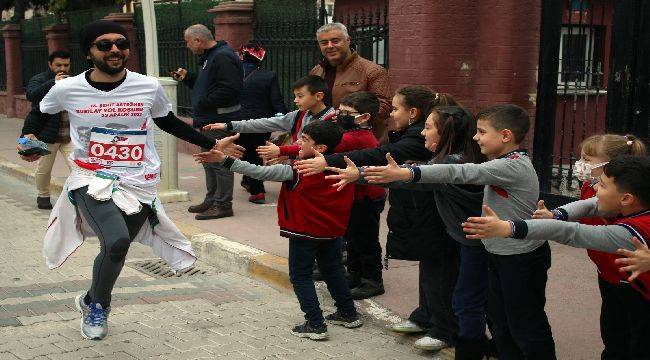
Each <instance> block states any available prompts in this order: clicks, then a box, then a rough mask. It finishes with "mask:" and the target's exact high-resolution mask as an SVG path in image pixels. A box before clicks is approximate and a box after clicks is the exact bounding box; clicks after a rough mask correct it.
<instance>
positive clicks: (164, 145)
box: [154, 77, 190, 203]
mask: <svg viewBox="0 0 650 360" xmlns="http://www.w3.org/2000/svg"><path fill="white" fill-rule="evenodd" d="M158 81H159V82H160V85H162V87H163V88H164V89H165V94H166V95H167V98H168V99H169V101H170V102H171V103H172V111H173V112H174V113H176V112H177V106H178V100H177V96H176V94H177V92H176V86H177V85H178V82H177V81H176V80H174V79H172V78H169V77H160V78H158ZM154 134H155V136H154V142H155V147H156V151H157V152H158V156H159V157H160V183H159V184H158V198H159V199H160V201H162V202H163V203H171V202H179V201H189V200H190V194H189V193H188V192H187V191H184V190H179V189H178V151H177V147H176V144H177V139H176V137H174V135H171V134H168V133H166V132H164V131H162V130H160V129H159V128H158V127H157V126H154Z"/></svg>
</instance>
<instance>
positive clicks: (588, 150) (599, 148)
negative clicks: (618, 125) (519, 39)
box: [533, 134, 646, 359]
mask: <svg viewBox="0 0 650 360" xmlns="http://www.w3.org/2000/svg"><path fill="white" fill-rule="evenodd" d="M580 149H581V156H580V160H578V161H576V163H575V166H574V174H575V175H576V177H577V178H578V180H580V181H582V182H583V183H582V187H581V190H580V199H581V200H586V199H589V198H592V197H594V196H596V184H597V183H598V178H599V177H600V176H601V175H602V173H603V167H604V166H605V165H607V164H608V163H609V162H610V161H611V160H612V159H614V158H616V157H617V156H619V155H634V156H645V155H646V148H645V145H644V144H643V142H642V141H641V140H640V139H638V138H636V137H635V136H634V135H625V136H623V135H618V134H605V135H593V136H590V137H588V138H586V139H585V140H584V141H583V142H582V144H580ZM565 215H566V210H564V207H559V208H557V209H555V210H552V211H550V210H547V209H546V207H545V206H544V201H543V200H540V201H539V204H538V209H537V210H536V211H535V212H534V213H533V219H553V218H555V219H566V216H565ZM579 221H580V223H581V224H586V225H608V224H611V223H613V222H614V221H616V219H614V218H609V219H608V218H605V217H602V216H598V217H589V218H582V219H579ZM587 253H588V255H589V258H591V260H592V261H593V262H594V264H596V266H597V269H598V287H599V289H600V296H601V297H602V300H603V301H602V304H603V305H602V307H601V316H600V319H601V329H600V336H601V338H602V340H603V344H604V345H605V349H604V350H603V358H604V359H609V358H611V356H612V355H614V354H618V353H619V352H620V351H621V349H627V348H629V344H628V342H627V338H626V337H622V336H621V334H619V333H618V332H616V331H611V330H609V329H611V328H612V326H615V324H617V323H619V322H620V318H622V317H625V316H627V313H626V310H625V309H626V304H625V303H623V302H622V298H621V297H620V296H619V294H620V293H622V292H623V293H624V292H625V291H634V290H633V289H631V288H630V287H629V285H627V283H621V280H623V279H621V275H620V272H619V265H617V264H616V263H615V261H616V259H618V258H620V256H619V255H616V254H610V253H606V252H602V251H597V250H587ZM626 289H627V290H626ZM621 341H622V342H621ZM622 358H627V357H626V356H622Z"/></svg>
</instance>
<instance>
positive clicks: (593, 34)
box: [558, 25, 605, 89]
mask: <svg viewBox="0 0 650 360" xmlns="http://www.w3.org/2000/svg"><path fill="white" fill-rule="evenodd" d="M604 41H605V39H604V26H587V25H564V26H563V27H562V34H561V35H560V59H559V61H560V63H559V72H558V86H563V87H564V86H566V87H569V88H580V89H590V88H597V87H601V85H602V75H603V47H604Z"/></svg>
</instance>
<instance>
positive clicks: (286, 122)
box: [203, 75, 335, 143]
mask: <svg viewBox="0 0 650 360" xmlns="http://www.w3.org/2000/svg"><path fill="white" fill-rule="evenodd" d="M291 89H292V90H293V94H294V96H295V98H294V100H293V102H294V103H295V104H296V106H297V107H298V110H294V111H291V112H289V113H287V114H285V115H282V116H274V117H270V118H260V119H250V120H241V121H231V122H226V123H217V124H210V125H206V126H205V127H203V130H222V131H223V130H228V131H232V132H236V133H268V132H273V131H286V132H288V133H289V135H290V138H291V143H295V142H296V141H298V139H300V135H301V134H302V131H303V129H304V127H305V126H307V125H308V124H309V123H311V122H312V121H314V120H327V119H331V118H332V117H334V115H335V111H334V109H333V108H332V107H329V106H327V105H325V103H324V102H323V98H324V97H325V92H326V91H327V84H326V83H325V81H324V80H323V78H321V77H320V76H316V75H307V76H305V77H302V78H300V79H298V81H296V82H295V83H293V85H291Z"/></svg>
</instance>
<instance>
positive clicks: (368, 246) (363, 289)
mask: <svg viewBox="0 0 650 360" xmlns="http://www.w3.org/2000/svg"><path fill="white" fill-rule="evenodd" d="M377 112H379V100H378V99H377V96H375V95H374V94H372V93H370V92H367V91H360V92H356V93H352V94H348V95H346V96H345V97H343V98H342V99H341V102H340V104H339V109H338V112H337V115H336V117H334V118H333V119H334V120H336V122H337V123H338V124H339V125H340V126H341V127H342V128H343V131H344V133H343V139H341V143H340V144H339V145H338V146H337V147H336V149H334V152H335V153H342V152H346V151H353V150H361V149H374V148H376V147H377V146H379V142H378V141H377V138H376V137H375V135H374V134H373V132H372V127H371V126H369V125H368V124H370V123H372V121H373V119H374V118H375V116H376V115H377ZM324 120H329V119H324ZM257 150H258V152H259V153H260V155H261V156H262V157H263V158H267V159H269V158H273V157H276V156H287V157H290V158H295V157H296V156H298V151H299V150H300V145H284V146H279V147H278V146H276V145H273V144H271V143H267V145H266V146H260V147H258V149H257ZM385 202H386V191H385V190H384V189H383V188H381V187H378V186H373V185H358V184H355V185H354V203H353V205H352V214H351V216H350V223H349V224H348V230H347V232H346V233H345V240H346V241H347V245H346V247H347V251H348V257H347V268H348V274H349V277H348V280H349V281H348V285H349V286H350V289H351V291H352V298H353V299H355V300H361V299H367V298H369V297H373V296H376V295H381V294H383V293H384V283H383V279H382V266H381V245H380V244H379V223H380V222H379V218H380V216H381V212H382V211H384V205H385Z"/></svg>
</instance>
